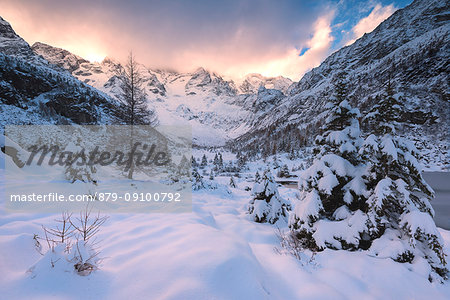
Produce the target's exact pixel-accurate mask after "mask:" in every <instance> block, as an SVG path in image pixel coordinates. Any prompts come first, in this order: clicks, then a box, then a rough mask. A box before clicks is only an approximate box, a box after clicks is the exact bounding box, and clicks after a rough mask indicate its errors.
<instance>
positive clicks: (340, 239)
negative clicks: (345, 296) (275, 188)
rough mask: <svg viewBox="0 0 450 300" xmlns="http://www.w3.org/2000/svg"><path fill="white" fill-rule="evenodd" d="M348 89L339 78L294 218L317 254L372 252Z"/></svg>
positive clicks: (298, 233)
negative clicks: (335, 250)
mask: <svg viewBox="0 0 450 300" xmlns="http://www.w3.org/2000/svg"><path fill="white" fill-rule="evenodd" d="M345 91H346V88H345V83H344V82H343V81H342V79H341V78H338V80H337V83H336V87H335V96H334V97H333V98H332V99H331V101H330V102H329V103H328V105H327V108H328V112H327V114H328V116H327V119H326V122H325V124H324V126H323V128H322V134H321V135H319V136H318V137H317V138H316V140H315V143H316V147H315V149H314V153H315V154H316V157H315V160H314V162H313V164H312V165H311V166H310V167H309V168H308V169H307V170H305V171H304V172H303V173H302V174H301V177H300V181H299V188H300V190H301V201H300V202H298V203H297V205H296V207H295V209H294V211H293V213H291V215H290V219H289V227H290V228H291V230H292V234H294V235H295V236H296V238H298V239H299V240H300V241H301V242H302V243H303V245H304V247H306V248H309V249H311V250H315V251H317V250H322V249H324V248H332V249H357V248H367V240H368V236H367V230H368V229H367V216H366V215H365V213H364V203H365V198H364V196H365V192H366V190H365V184H364V180H363V178H362V175H363V174H362V172H361V169H363V166H361V165H360V160H359V156H358V150H359V147H360V145H361V144H362V139H361V137H360V129H359V122H358V119H357V118H358V116H359V111H358V109H355V108H352V107H351V106H350V104H349V102H348V101H347V100H346V96H345Z"/></svg>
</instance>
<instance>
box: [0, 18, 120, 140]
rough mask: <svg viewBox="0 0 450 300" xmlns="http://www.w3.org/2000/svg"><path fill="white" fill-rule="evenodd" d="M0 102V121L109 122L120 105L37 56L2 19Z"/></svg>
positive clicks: (10, 122) (36, 122)
mask: <svg viewBox="0 0 450 300" xmlns="http://www.w3.org/2000/svg"><path fill="white" fill-rule="evenodd" d="M0 104H1V105H0V120H1V124H70V123H77V124H97V123H108V122H110V121H111V119H112V118H113V116H114V112H115V111H116V109H117V108H118V107H120V104H119V103H118V102H117V101H115V100H114V99H112V98H111V97H109V96H108V95H106V94H105V93H102V92H100V91H98V90H97V89H95V88H93V87H91V86H89V85H87V84H85V83H83V82H81V81H79V80H78V79H76V78H75V77H73V76H72V75H70V74H69V73H68V72H67V71H65V70H63V69H61V68H60V67H58V66H56V65H54V64H52V63H49V62H48V61H47V60H46V59H44V58H43V57H41V56H39V55H36V54H35V53H34V52H33V50H32V49H31V47H30V46H29V45H28V44H27V43H26V42H25V41H24V40H23V39H22V38H21V37H19V36H18V35H17V34H16V33H15V32H14V30H13V29H12V27H11V26H10V24H9V23H8V22H6V21H5V20H4V19H2V18H0ZM0 130H1V131H3V126H2V127H1V129H0Z"/></svg>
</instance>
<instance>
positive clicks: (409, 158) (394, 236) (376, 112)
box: [360, 84, 448, 281]
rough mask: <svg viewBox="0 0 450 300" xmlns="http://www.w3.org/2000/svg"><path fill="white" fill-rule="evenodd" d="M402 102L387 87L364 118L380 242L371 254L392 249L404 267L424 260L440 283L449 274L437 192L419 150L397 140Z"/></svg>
mask: <svg viewBox="0 0 450 300" xmlns="http://www.w3.org/2000/svg"><path fill="white" fill-rule="evenodd" d="M401 100H402V99H400V98H399V97H397V96H394V92H393V89H392V88H391V86H390V84H388V86H387V89H386V91H385V93H384V94H383V95H382V97H381V99H380V101H379V102H378V103H377V105H375V106H374V107H373V109H372V110H371V112H369V114H368V115H367V117H366V119H367V121H368V122H369V123H372V124H371V125H372V126H371V128H373V133H372V134H371V135H369V136H368V137H367V138H366V140H365V141H364V144H363V147H362V148H361V150H360V152H361V155H362V157H363V158H364V159H365V160H367V161H368V162H369V163H368V166H369V167H368V175H367V186H368V188H369V194H368V201H367V214H368V216H369V219H370V235H371V238H372V239H377V240H375V241H374V242H373V245H372V247H371V250H372V251H373V252H374V253H375V255H379V254H380V252H382V249H383V248H386V247H387V248H390V249H391V252H390V253H389V255H390V257H391V258H392V259H394V260H397V261H400V262H412V261H413V260H414V259H415V260H416V261H418V260H421V259H425V260H427V261H428V263H429V265H430V267H431V269H432V271H431V272H430V277H429V279H430V281H432V280H433V279H438V280H441V279H442V278H447V277H448V269H447V268H446V261H445V257H444V253H443V244H444V243H443V239H442V237H441V235H440V233H439V231H438V230H437V228H436V225H435V223H434V221H433V216H434V211H433V208H432V207H431V205H430V200H432V198H433V197H434V191H433V190H432V189H431V188H430V186H429V185H428V184H427V183H426V182H425V180H424V179H423V177H422V170H421V165H420V164H419V162H418V158H419V152H418V151H417V149H416V148H415V147H414V145H413V144H412V143H411V142H409V141H407V140H405V139H403V138H401V137H399V136H397V135H396V127H397V126H398V124H399V120H400V117H401V113H402V102H403V101H401ZM394 245H395V247H394ZM383 252H384V254H386V253H385V251H383ZM436 275H438V276H436Z"/></svg>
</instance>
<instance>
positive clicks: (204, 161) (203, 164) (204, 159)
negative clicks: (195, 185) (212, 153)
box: [200, 154, 208, 169]
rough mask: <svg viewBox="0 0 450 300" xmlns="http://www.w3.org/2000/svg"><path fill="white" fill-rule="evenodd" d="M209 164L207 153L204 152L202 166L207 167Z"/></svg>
mask: <svg viewBox="0 0 450 300" xmlns="http://www.w3.org/2000/svg"><path fill="white" fill-rule="evenodd" d="M207 165H208V159H207V158H206V155H205V154H203V156H202V162H201V163H200V168H202V169H203V168H204V167H206V166H207Z"/></svg>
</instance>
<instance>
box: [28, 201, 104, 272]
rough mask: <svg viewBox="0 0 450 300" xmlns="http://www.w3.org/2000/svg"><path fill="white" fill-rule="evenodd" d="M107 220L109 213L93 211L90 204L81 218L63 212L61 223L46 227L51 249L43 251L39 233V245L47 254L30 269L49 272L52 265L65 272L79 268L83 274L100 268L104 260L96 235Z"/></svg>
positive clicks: (58, 220)
mask: <svg viewBox="0 0 450 300" xmlns="http://www.w3.org/2000/svg"><path fill="white" fill-rule="evenodd" d="M107 219H108V217H107V216H102V215H100V214H95V215H93V214H91V208H89V207H87V208H86V209H85V210H83V211H82V212H81V213H80V218H73V217H72V214H69V213H63V214H62V217H61V219H57V220H55V221H56V222H57V223H58V224H57V225H56V226H55V227H54V228H47V227H44V226H43V229H44V234H45V239H44V240H45V241H46V243H47V249H46V251H42V245H41V243H40V242H39V241H38V239H40V238H39V237H37V235H35V241H36V243H35V244H36V248H37V249H38V251H39V253H41V254H42V256H43V257H42V258H41V259H40V260H39V261H38V262H37V263H36V264H35V265H34V266H33V267H31V268H30V270H29V272H31V273H32V277H35V276H37V275H38V273H39V272H45V269H46V268H48V267H51V268H56V269H60V270H61V271H64V272H67V271H71V270H74V269H75V271H76V272H77V274H79V275H83V276H85V275H89V274H90V273H91V272H92V271H94V270H97V269H98V265H99V264H100V262H101V259H100V258H99V254H100V251H99V250H98V249H97V248H96V245H97V243H98V241H96V236H97V233H98V232H99V230H100V227H101V226H102V225H103V224H104V223H105V222H106V220H107Z"/></svg>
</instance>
